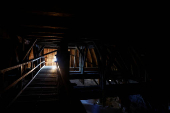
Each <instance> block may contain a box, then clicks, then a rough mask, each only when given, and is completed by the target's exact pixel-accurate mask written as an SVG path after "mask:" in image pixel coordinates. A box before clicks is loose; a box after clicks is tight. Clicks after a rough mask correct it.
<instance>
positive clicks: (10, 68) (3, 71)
mask: <svg viewBox="0 0 170 113" xmlns="http://www.w3.org/2000/svg"><path fill="white" fill-rule="evenodd" d="M43 57H44V56H41V57H38V58H34V59H31V60H29V61H27V62H24V63H22V64H18V65H16V66H13V67H9V68H6V69H3V70H0V73H5V72H6V71H10V70H12V69H15V68H18V67H21V66H23V65H25V64H28V63H30V62H34V61H36V60H38V59H40V58H43Z"/></svg>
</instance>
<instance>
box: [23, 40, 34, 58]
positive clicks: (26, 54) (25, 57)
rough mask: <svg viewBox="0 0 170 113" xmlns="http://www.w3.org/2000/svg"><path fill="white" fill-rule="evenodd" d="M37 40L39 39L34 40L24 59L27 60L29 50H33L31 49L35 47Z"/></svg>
mask: <svg viewBox="0 0 170 113" xmlns="http://www.w3.org/2000/svg"><path fill="white" fill-rule="evenodd" d="M36 42H37V39H35V40H34V42H33V44H32V45H31V47H30V49H29V50H28V51H27V53H26V55H25V56H24V58H23V60H22V61H24V60H25V58H26V57H27V55H28V54H29V52H30V51H31V49H32V48H33V46H34V45H35V43H36Z"/></svg>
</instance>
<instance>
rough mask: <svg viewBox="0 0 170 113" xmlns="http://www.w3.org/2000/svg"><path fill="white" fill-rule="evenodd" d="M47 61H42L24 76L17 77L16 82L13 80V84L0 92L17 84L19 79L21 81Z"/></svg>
mask: <svg viewBox="0 0 170 113" xmlns="http://www.w3.org/2000/svg"><path fill="white" fill-rule="evenodd" d="M44 62H45V61H43V62H41V63H40V64H38V65H37V66H36V67H34V68H33V69H32V70H30V71H29V72H28V73H26V74H24V75H23V76H22V77H20V78H19V79H17V80H16V81H15V82H13V83H12V84H11V85H9V86H8V87H7V88H5V90H3V91H2V92H0V94H2V93H4V92H6V91H7V90H8V89H10V88H11V87H12V86H14V85H15V84H17V83H18V82H19V81H21V80H22V79H23V78H25V77H26V76H27V75H28V74H30V73H31V72H32V71H34V70H35V69H36V68H38V67H39V66H40V65H41V64H42V63H44Z"/></svg>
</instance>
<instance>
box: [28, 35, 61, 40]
mask: <svg viewBox="0 0 170 113" xmlns="http://www.w3.org/2000/svg"><path fill="white" fill-rule="evenodd" d="M25 37H26V38H29V37H30V38H58V39H60V38H63V37H61V36H57V35H56V36H55V35H46V36H44V35H27V36H25Z"/></svg>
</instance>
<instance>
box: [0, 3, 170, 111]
mask: <svg viewBox="0 0 170 113" xmlns="http://www.w3.org/2000/svg"><path fill="white" fill-rule="evenodd" d="M8 7H9V6H8ZM145 10H146V11H145ZM145 10H143V9H142V7H135V8H134V7H133V8H132V9H130V8H127V7H126V8H115V7H113V9H112V7H111V6H108V7H107V8H102V7H100V6H96V7H93V6H88V7H83V6H76V7H73V6H60V5H50V6H48V5H45V6H37V5H35V6H34V5H32V6H29V7H28V6H17V7H14V6H10V10H2V9H1V16H2V17H1V19H2V20H1V23H0V49H1V59H0V62H1V65H0V104H1V108H0V109H1V110H5V111H9V112H11V111H10V110H12V111H15V112H23V110H21V108H24V109H25V110H24V112H29V113H30V111H31V112H35V113H39V112H42V111H45V110H47V112H49V111H50V110H51V111H53V110H56V111H59V110H61V111H62V112H66V111H67V110H70V112H76V113H80V112H81V113H103V112H104V113H111V112H114V113H144V112H145V113H146V112H149V113H151V112H153V113H165V112H168V104H169V100H168V98H167V97H166V96H165V95H164V94H165V93H164V92H165V90H164V88H162V87H161V86H160V84H163V79H162V78H160V77H159V76H158V73H157V72H155V70H157V69H158V67H159V66H157V65H155V64H156V63H155V61H156V60H158V59H157V58H156V57H155V56H154V55H155V53H157V51H156V50H157V48H156V47H157V44H155V42H153V40H149V37H153V34H156V33H155V32H156V31H155V24H154V23H155V20H154V19H153V13H154V12H152V13H151V11H150V10H148V9H145ZM154 37H155V35H154ZM54 82H55V83H54ZM53 83H54V84H53ZM158 83H159V84H158ZM39 89H41V94H40V93H39V92H38V90H39ZM54 89H55V91H54ZM47 90H48V92H47ZM52 91H54V92H52ZM36 92H38V93H36ZM42 92H43V93H42ZM49 92H50V93H49ZM160 92H161V93H160ZM39 98H40V99H41V98H43V99H45V100H43V101H42V100H40V99H39ZM37 99H39V100H37ZM50 99H51V100H50ZM52 99H53V100H52ZM29 110H30V111H29Z"/></svg>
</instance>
